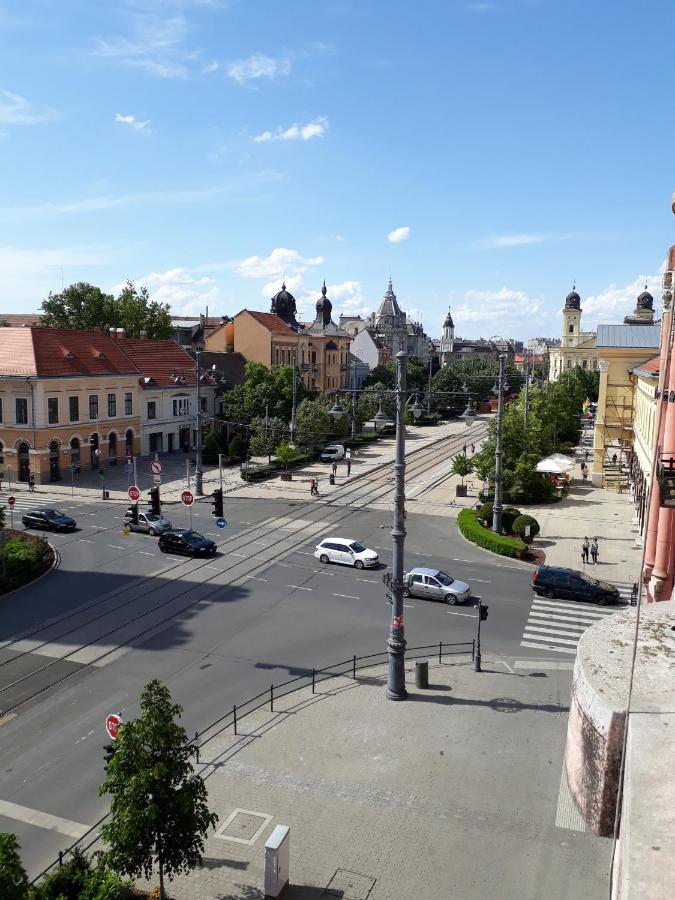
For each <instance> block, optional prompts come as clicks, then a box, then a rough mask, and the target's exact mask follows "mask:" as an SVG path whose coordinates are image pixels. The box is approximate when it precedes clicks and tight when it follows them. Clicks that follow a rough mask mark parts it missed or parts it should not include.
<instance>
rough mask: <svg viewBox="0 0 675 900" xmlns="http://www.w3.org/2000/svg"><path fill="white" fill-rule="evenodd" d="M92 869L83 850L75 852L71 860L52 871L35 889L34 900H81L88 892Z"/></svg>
mask: <svg viewBox="0 0 675 900" xmlns="http://www.w3.org/2000/svg"><path fill="white" fill-rule="evenodd" d="M90 871H91V867H90V865H89V860H88V859H87V857H86V856H85V855H84V853H82V851H81V850H79V849H77V848H76V849H75V850H73V852H72V854H71V856H70V858H69V859H68V860H67V861H66V862H65V863H64V864H63V865H62V866H58V867H57V868H55V869H52V870H51V872H49V873H48V874H47V875H45V877H44V878H43V879H42V881H41V882H40V883H39V884H38V885H36V887H35V888H33V898H32V900H79V898H80V897H81V896H82V895H83V893H84V891H85V890H86V886H87V881H88V879H89V875H90Z"/></svg>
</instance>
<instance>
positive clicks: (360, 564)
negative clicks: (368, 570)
mask: <svg viewBox="0 0 675 900" xmlns="http://www.w3.org/2000/svg"><path fill="white" fill-rule="evenodd" d="M354 568H355V569H362V568H363V560H362V559H355V560H354Z"/></svg>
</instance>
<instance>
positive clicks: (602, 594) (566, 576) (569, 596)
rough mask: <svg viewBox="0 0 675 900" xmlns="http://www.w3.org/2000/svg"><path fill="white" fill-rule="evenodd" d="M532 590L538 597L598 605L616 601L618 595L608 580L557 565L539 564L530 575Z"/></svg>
mask: <svg viewBox="0 0 675 900" xmlns="http://www.w3.org/2000/svg"><path fill="white" fill-rule="evenodd" d="M532 590H533V591H534V592H535V594H536V595H537V596H538V597H549V598H552V597H559V598H560V599H561V600H582V601H584V602H586V603H598V604H600V606H605V605H606V604H607V603H617V602H618V600H619V597H620V594H619V589H618V588H617V587H616V586H615V585H613V584H610V583H609V582H608V581H600V580H599V579H597V578H592V577H591V576H590V575H586V573H585V572H576V571H575V570H574V569H563V568H560V567H559V566H540V567H539V568H538V569H537V570H536V572H535V573H534V574H533V575H532Z"/></svg>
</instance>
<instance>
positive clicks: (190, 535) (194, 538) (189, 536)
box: [183, 531, 205, 544]
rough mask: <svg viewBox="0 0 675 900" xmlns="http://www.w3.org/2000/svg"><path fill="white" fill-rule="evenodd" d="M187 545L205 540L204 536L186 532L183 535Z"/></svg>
mask: <svg viewBox="0 0 675 900" xmlns="http://www.w3.org/2000/svg"><path fill="white" fill-rule="evenodd" d="M183 537H184V538H185V540H186V541H187V542H188V544H197V543H199V541H203V540H205V538H204V535H203V534H200V533H199V532H198V531H186V532H185V534H184V535H183Z"/></svg>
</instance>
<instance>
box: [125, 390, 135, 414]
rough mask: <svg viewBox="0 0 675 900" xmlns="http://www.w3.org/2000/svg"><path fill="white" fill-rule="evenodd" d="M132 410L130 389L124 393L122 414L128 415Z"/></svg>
mask: <svg viewBox="0 0 675 900" xmlns="http://www.w3.org/2000/svg"><path fill="white" fill-rule="evenodd" d="M133 411H134V407H133V401H132V399H131V391H127V392H126V394H125V395H124V415H125V416H130V415H131V414H132V413H133Z"/></svg>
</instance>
